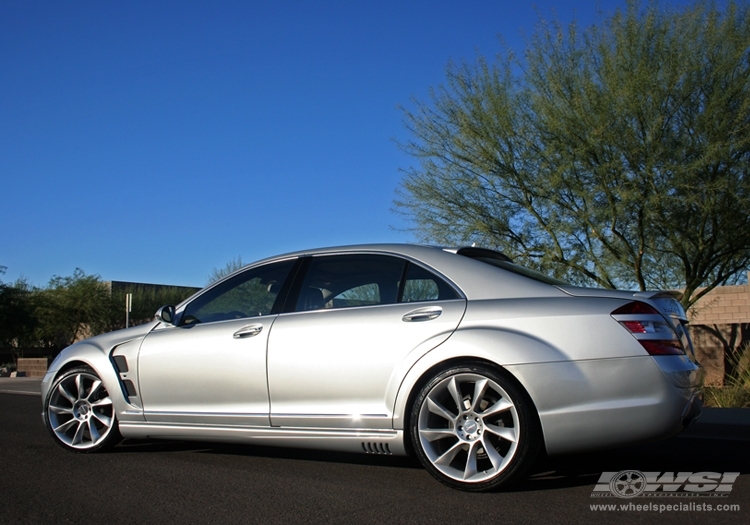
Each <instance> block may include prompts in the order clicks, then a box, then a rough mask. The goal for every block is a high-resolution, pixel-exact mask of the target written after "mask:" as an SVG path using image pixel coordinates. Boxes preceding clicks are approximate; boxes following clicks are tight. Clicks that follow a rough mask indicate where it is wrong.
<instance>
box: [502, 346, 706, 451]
mask: <svg viewBox="0 0 750 525" xmlns="http://www.w3.org/2000/svg"><path fill="white" fill-rule="evenodd" d="M507 368H508V371H509V372H511V373H512V374H514V375H515V376H516V377H517V378H518V380H519V381H520V382H521V383H522V384H523V385H524V387H525V388H526V390H527V391H528V393H529V395H530V396H531V398H532V400H533V401H534V404H535V405H536V408H537V411H538V413H539V419H540V422H541V425H542V432H543V434H544V442H545V446H546V449H547V452H548V453H549V454H550V455H555V454H563V453H570V452H580V451H588V450H594V449H600V448H608V447H614V446H620V445H627V444H633V443H638V442H644V441H651V440H656V439H663V438H668V437H671V436H673V435H675V434H677V433H679V432H680V431H681V430H682V429H683V428H684V427H683V425H684V424H689V423H691V422H692V421H693V420H695V419H696V418H697V417H698V415H699V413H700V407H701V406H702V401H701V398H700V389H699V386H700V368H699V367H698V366H697V365H695V363H692V362H691V361H690V360H689V359H687V358H686V357H685V358H684V359H683V356H660V357H658V358H654V357H651V356H642V357H640V356H639V357H629V358H618V359H596V360H587V361H573V362H558V363H539V364H531V365H517V366H509V367H507Z"/></svg>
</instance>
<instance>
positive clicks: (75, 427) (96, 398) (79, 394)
mask: <svg viewBox="0 0 750 525" xmlns="http://www.w3.org/2000/svg"><path fill="white" fill-rule="evenodd" d="M44 414H45V420H46V423H47V428H48V429H49V431H50V433H51V434H52V436H53V437H54V438H55V441H57V442H58V443H59V444H60V445H62V446H63V447H65V448H67V449H71V450H74V451H76V452H94V451H96V450H101V449H102V448H105V447H109V446H112V445H114V444H116V443H117V442H118V441H119V440H120V432H119V430H118V428H117V418H116V417H115V409H114V405H113V404H112V398H110V397H109V394H108V393H107V389H106V388H105V387H104V384H102V381H101V379H99V377H98V376H97V375H96V373H95V372H94V371H93V370H91V369H89V368H76V369H74V370H69V371H67V372H65V374H63V375H62V376H60V377H59V378H57V380H56V381H55V383H54V384H53V385H52V388H50V391H49V393H48V394H47V399H46V401H45V403H44Z"/></svg>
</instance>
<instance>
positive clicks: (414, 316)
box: [401, 306, 443, 322]
mask: <svg viewBox="0 0 750 525" xmlns="http://www.w3.org/2000/svg"><path fill="white" fill-rule="evenodd" d="M442 313H443V309H442V308H440V307H439V306H426V307H424V308H417V309H416V310H412V311H411V312H408V313H406V314H404V316H403V317H402V318H401V320H402V321H406V322H418V321H432V320H433V319H436V318H438V317H440V314H442Z"/></svg>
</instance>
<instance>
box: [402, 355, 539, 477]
mask: <svg viewBox="0 0 750 525" xmlns="http://www.w3.org/2000/svg"><path fill="white" fill-rule="evenodd" d="M411 436H412V443H413V444H414V448H415V450H416V451H417V454H418V456H419V459H420V461H421V462H422V464H423V465H424V466H425V468H426V469H427V470H428V471H429V472H430V473H431V474H432V475H433V476H435V477H436V478H437V479H438V480H439V481H441V482H442V483H445V484H446V485H448V486H450V487H453V488H458V489H463V490H469V491H485V490H491V489H494V488H497V487H499V486H500V485H502V484H506V483H508V482H509V481H510V480H511V478H513V477H517V476H519V475H521V474H522V473H523V471H524V470H525V469H526V468H527V467H528V466H529V465H530V463H531V462H532V461H533V459H534V457H535V455H536V452H537V450H538V442H539V441H538V431H537V424H536V417H535V415H534V414H533V413H532V412H531V408H530V402H528V401H527V398H526V396H525V394H524V393H523V392H522V390H521V389H520V388H519V387H518V386H516V384H515V382H514V381H512V380H511V379H510V378H507V377H505V375H504V374H501V373H500V372H497V371H495V370H493V369H491V368H488V367H485V366H482V365H470V366H460V367H454V368H451V369H448V370H445V371H443V372H442V373H440V374H438V375H437V376H435V377H434V378H433V379H432V380H431V381H429V382H428V383H427V384H426V385H425V386H424V388H423V389H422V390H421V392H420V393H419V395H418V396H417V399H416V401H415V403H414V407H413V410H412V413H411Z"/></svg>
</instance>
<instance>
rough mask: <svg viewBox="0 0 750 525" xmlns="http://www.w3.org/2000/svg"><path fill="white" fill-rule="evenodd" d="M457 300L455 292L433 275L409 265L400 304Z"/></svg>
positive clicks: (418, 267)
mask: <svg viewBox="0 0 750 525" xmlns="http://www.w3.org/2000/svg"><path fill="white" fill-rule="evenodd" d="M448 299H458V294H457V293H456V291H455V290H454V289H453V288H452V287H451V286H450V285H449V284H448V283H446V282H445V281H444V280H443V279H441V278H440V277H438V276H437V275H435V274H434V273H432V272H430V271H427V270H425V269H424V268H422V267H420V266H417V265H416V264H412V263H409V268H408V270H407V272H406V281H405V282H404V290H403V293H402V296H401V302H402V303H414V302H419V301H439V300H448Z"/></svg>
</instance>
